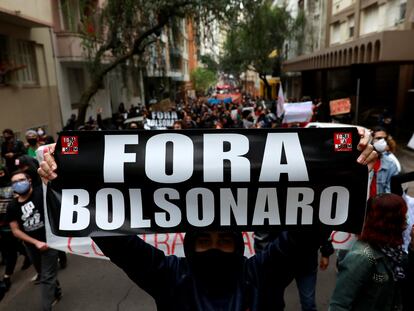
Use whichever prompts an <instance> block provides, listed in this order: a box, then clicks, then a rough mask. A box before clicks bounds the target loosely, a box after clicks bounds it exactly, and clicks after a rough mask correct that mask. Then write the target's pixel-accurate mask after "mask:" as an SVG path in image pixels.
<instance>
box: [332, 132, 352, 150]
mask: <svg viewBox="0 0 414 311" xmlns="http://www.w3.org/2000/svg"><path fill="white" fill-rule="evenodd" d="M334 145H335V151H352V133H335V134H334Z"/></svg>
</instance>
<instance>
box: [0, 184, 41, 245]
mask: <svg viewBox="0 0 414 311" xmlns="http://www.w3.org/2000/svg"><path fill="white" fill-rule="evenodd" d="M7 220H8V221H9V222H11V221H17V222H18V223H19V226H20V229H21V230H22V231H23V232H25V233H26V234H28V235H29V236H31V237H32V238H35V239H37V240H39V241H43V242H46V231H45V216H44V209H43V191H42V187H41V186H39V187H34V188H33V192H32V195H31V196H30V197H29V198H28V199H27V200H26V201H24V202H19V201H18V200H17V198H15V199H13V201H11V202H10V205H9V206H8V208H7Z"/></svg>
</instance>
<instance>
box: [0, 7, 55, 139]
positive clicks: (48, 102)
mask: <svg viewBox="0 0 414 311" xmlns="http://www.w3.org/2000/svg"><path fill="white" fill-rule="evenodd" d="M52 16H53V14H52V10H51V7H50V2H49V1H43V0H33V1H24V0H0V111H1V113H0V124H1V128H2V129H4V128H11V129H12V130H14V131H15V132H16V133H17V135H18V136H19V137H20V138H24V133H25V132H26V131H27V130H28V129H33V128H37V127H39V126H42V127H44V128H45V129H46V131H47V132H48V133H49V134H51V135H55V134H56V132H57V131H58V130H60V129H61V124H62V121H61V114H60V108H59V98H58V89H57V78H56V71H55V66H54V58H53V55H54V51H53V44H52V36H51V27H52V24H53V17H52Z"/></svg>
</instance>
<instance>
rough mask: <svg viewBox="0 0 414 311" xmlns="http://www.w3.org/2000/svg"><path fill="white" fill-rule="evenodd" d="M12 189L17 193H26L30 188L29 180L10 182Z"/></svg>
mask: <svg viewBox="0 0 414 311" xmlns="http://www.w3.org/2000/svg"><path fill="white" fill-rule="evenodd" d="M12 189H13V191H14V192H16V193H17V194H26V193H28V192H29V190H30V182H29V181H28V180H21V181H17V182H14V183H13V184H12Z"/></svg>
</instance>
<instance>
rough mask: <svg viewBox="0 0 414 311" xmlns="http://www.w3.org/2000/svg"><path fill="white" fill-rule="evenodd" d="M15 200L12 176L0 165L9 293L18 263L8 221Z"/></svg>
mask: <svg viewBox="0 0 414 311" xmlns="http://www.w3.org/2000/svg"><path fill="white" fill-rule="evenodd" d="M12 199H13V190H12V188H11V181H10V176H9V174H8V172H7V169H6V168H5V167H4V166H2V165H1V164H0V246H1V254H2V259H3V261H4V263H5V265H6V270H5V272H4V275H3V283H4V288H5V290H6V291H7V290H8V289H9V288H10V286H11V276H12V274H13V272H14V268H15V267H16V262H17V249H18V242H17V240H16V238H15V237H14V236H13V234H12V233H11V231H10V227H9V223H8V222H7V219H6V212H7V205H8V204H9V203H10V202H11V201H12Z"/></svg>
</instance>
